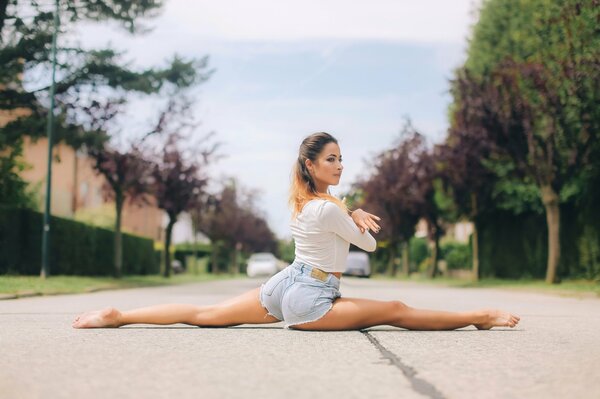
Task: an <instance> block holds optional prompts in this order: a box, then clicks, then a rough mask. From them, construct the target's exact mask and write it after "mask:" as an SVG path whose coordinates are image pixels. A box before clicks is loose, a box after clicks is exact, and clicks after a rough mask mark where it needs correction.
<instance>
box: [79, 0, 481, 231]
mask: <svg viewBox="0 0 600 399" xmlns="http://www.w3.org/2000/svg"><path fill="white" fill-rule="evenodd" d="M478 4H479V3H478V1H475V0H454V1H451V2H449V1H444V0H421V1H419V2H415V1H408V0H390V1H384V0H372V1H369V2H366V1H354V2H348V1H341V0H328V1H324V0H319V1H316V0H309V1H307V0H305V1H302V2H299V1H296V2H288V1H272V0H255V1H252V2H248V1H242V0H222V1H219V2H214V1H210V2H209V1H204V0H201V1H183V0H170V1H167V2H166V6H165V8H164V10H163V11H162V12H161V14H160V15H158V16H157V17H155V18H153V19H151V20H148V21H147V22H145V25H146V26H147V27H149V28H151V30H150V31H149V32H148V33H146V34H144V35H141V36H131V35H128V34H127V33H126V32H124V31H123V30H122V29H119V28H118V27H117V26H116V25H115V24H103V25H98V24H95V25H85V26H82V27H80V28H79V29H78V31H77V34H76V37H77V40H79V41H81V43H82V44H83V45H84V46H87V47H89V48H93V47H100V46H106V45H107V44H110V45H111V46H112V47H114V48H117V49H120V50H123V51H124V52H125V53H126V56H125V59H126V60H128V61H129V62H130V63H131V64H132V65H133V66H134V67H139V68H147V67H150V66H157V65H158V66H161V65H163V66H164V65H165V62H166V61H165V60H166V59H168V58H170V57H172V56H173V54H178V55H180V56H183V57H186V58H190V57H195V58H200V57H202V56H205V55H208V56H209V68H214V69H215V72H214V73H213V74H212V76H211V77H210V79H209V80H208V81H206V82H205V83H203V84H202V85H200V86H199V87H198V88H197V89H195V90H194V97H195V98H196V99H197V102H196V104H195V106H194V116H195V117H196V119H197V120H198V121H200V122H201V126H200V128H199V129H198V131H197V135H198V137H200V136H203V135H205V134H206V133H207V132H210V131H214V132H216V136H215V139H216V141H219V142H221V143H222V146H221V147H220V152H221V153H222V154H223V155H225V157H224V158H222V159H221V160H220V161H219V162H218V163H217V164H215V165H213V166H212V167H211V171H210V175H211V177H213V187H216V186H217V185H218V184H219V182H221V181H224V180H225V179H226V178H227V177H229V176H232V177H235V178H236V179H237V181H238V183H239V184H240V185H241V186H242V187H244V188H246V189H249V190H257V191H258V192H259V197H258V201H257V207H258V208H260V210H261V211H262V213H263V214H264V215H265V216H266V217H267V220H268V222H269V225H270V227H271V229H272V230H273V231H274V232H275V233H276V234H277V236H279V237H280V238H289V237H290V236H291V234H290V232H289V227H288V224H289V219H290V211H289V209H288V205H287V192H288V187H289V182H290V172H291V168H292V165H293V164H294V162H295V160H296V158H297V156H298V147H299V145H300V142H301V141H302V139H303V138H304V137H306V136H308V135H309V134H311V133H313V132H317V131H326V132H328V133H331V134H332V135H334V136H335V137H336V138H337V139H338V141H339V144H340V148H341V154H342V156H343V158H344V171H343V174H342V180H341V183H340V185H339V186H336V187H332V188H331V192H332V193H333V194H334V195H338V196H342V195H343V194H344V193H345V192H347V191H348V190H349V188H350V186H351V184H352V183H353V182H354V181H356V179H357V178H358V177H359V176H365V175H366V174H367V173H368V168H367V165H368V163H369V162H371V161H372V160H373V159H374V158H375V157H376V155H377V153H379V152H381V151H383V150H384V149H386V148H389V147H390V146H392V145H393V144H394V142H395V141H396V140H397V139H398V137H399V132H400V130H401V127H402V125H403V121H404V119H405V118H407V117H408V118H410V119H411V121H412V124H413V125H414V126H415V127H416V128H417V129H418V130H419V131H421V132H422V133H423V134H425V135H426V136H427V137H428V139H429V140H430V142H431V143H435V142H439V141H441V140H443V138H444V136H445V131H446V129H447V125H448V123H447V117H446V114H447V107H448V105H449V103H450V100H451V99H450V96H449V94H448V88H449V83H448V82H449V79H451V77H452V72H453V70H454V69H455V68H456V67H458V66H460V65H461V64H462V62H463V61H464V59H465V49H466V46H467V38H468V36H469V32H470V29H471V26H472V24H473V23H474V22H475V17H474V15H475V12H474V11H476V7H477V5H478ZM155 113H156V108H155V107H153V106H152V105H151V104H149V103H140V104H137V105H135V106H133V107H132V108H130V110H129V112H128V117H127V122H126V123H129V124H130V125H132V126H133V125H134V124H143V123H144V122H145V121H148V120H149V119H151V118H152V116H153V115H155ZM124 130H127V129H124ZM131 130H135V129H131Z"/></svg>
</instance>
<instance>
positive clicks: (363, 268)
mask: <svg viewBox="0 0 600 399" xmlns="http://www.w3.org/2000/svg"><path fill="white" fill-rule="evenodd" d="M343 274H344V275H346V276H361V277H369V276H370V275H371V264H370V263H369V255H367V253H366V252H360V251H350V252H348V258H346V271H345V272H344V273H343Z"/></svg>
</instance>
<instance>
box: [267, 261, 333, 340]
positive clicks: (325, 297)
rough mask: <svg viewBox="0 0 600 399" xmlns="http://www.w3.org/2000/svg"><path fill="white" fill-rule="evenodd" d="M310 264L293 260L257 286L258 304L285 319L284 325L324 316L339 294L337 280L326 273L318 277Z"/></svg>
mask: <svg viewBox="0 0 600 399" xmlns="http://www.w3.org/2000/svg"><path fill="white" fill-rule="evenodd" d="M316 272H317V271H315V272H313V267H312V266H309V265H306V264H304V263H300V262H297V261H294V263H292V264H291V265H289V266H288V267H286V268H285V269H283V270H281V271H280V272H278V273H277V274H275V275H274V276H272V277H271V278H270V279H269V280H267V282H266V283H264V284H262V285H261V287H260V303H261V304H262V306H263V307H264V308H266V309H267V311H268V314H270V315H271V316H274V317H276V318H277V319H279V320H283V321H285V325H284V328H286V329H289V328H290V327H291V326H293V325H295V324H301V323H308V322H310V321H315V320H318V319H320V318H321V317H323V316H325V314H326V313H327V312H328V311H329V310H330V309H331V307H332V306H333V301H335V300H336V299H337V298H339V297H341V296H342V294H341V293H340V290H339V288H340V280H339V279H338V278H337V277H336V276H334V275H333V274H328V275H326V277H322V278H323V279H324V281H323V280H321V279H319V278H317V277H313V276H315V275H316V276H318V275H319V274H317V273H316Z"/></svg>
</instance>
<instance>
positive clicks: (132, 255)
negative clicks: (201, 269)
mask: <svg viewBox="0 0 600 399" xmlns="http://www.w3.org/2000/svg"><path fill="white" fill-rule="evenodd" d="M51 222H52V226H53V230H54V232H55V234H53V235H52V237H53V239H52V240H51V241H50V249H49V251H50V271H51V273H53V274H65V275H83V276H85V275H89V276H106V275H111V274H112V272H113V268H112V264H113V245H114V232H112V231H110V230H106V229H103V228H98V227H93V226H89V225H85V224H83V223H80V222H76V221H72V220H68V219H63V218H59V217H54V216H53V217H52V220H51ZM41 225H42V214H41V213H39V212H35V211H32V210H29V209H15V208H4V207H3V208H0V252H1V253H2V254H3V256H2V258H1V259H0V274H5V273H17V274H23V275H39V268H40V264H41V251H40V248H41V240H42V232H41V229H40V226H41ZM123 246H124V248H125V252H124V253H125V256H124V259H123V273H124V274H155V273H158V266H159V264H158V259H156V257H155V256H154V248H153V243H152V240H150V239H148V238H143V237H137V236H133V235H131V234H124V240H123Z"/></svg>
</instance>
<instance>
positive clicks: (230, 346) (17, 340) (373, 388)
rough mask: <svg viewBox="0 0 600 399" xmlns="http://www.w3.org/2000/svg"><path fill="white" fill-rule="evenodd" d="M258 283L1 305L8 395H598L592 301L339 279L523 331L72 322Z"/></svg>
mask: <svg viewBox="0 0 600 399" xmlns="http://www.w3.org/2000/svg"><path fill="white" fill-rule="evenodd" d="M263 281H264V279H258V278H257V279H237V280H224V281H214V282H204V283H196V284H190V285H180V286H169V287H154V288H140V289H131V290H119V291H103V292H97V293H93V294H82V295H65V296H51V297H35V298H24V299H18V300H5V301H0V361H1V367H0V399H27V398H78V397H81V398H83V397H85V398H136V399H138V398H178V399H180V398H202V399H206V398H254V397H256V398H277V399H279V398H310V399H315V398H544V399H546V398H578V399H579V398H598V397H600V367H599V364H600V340H599V338H600V300H598V299H575V298H561V297H556V296H549V295H543V294H529V293H520V292H513V291H502V290H495V289H460V288H444V287H432V286H426V285H418V284H414V283H406V282H391V281H374V280H368V279H355V278H347V277H343V278H342V285H341V292H342V295H343V296H346V297H368V298H373V299H383V300H390V299H400V300H402V301H404V302H405V303H407V304H409V305H411V306H414V307H424V308H432V309H442V310H468V309H475V308H479V307H500V308H504V309H506V310H509V311H511V312H515V313H517V314H519V315H520V316H521V323H520V324H519V327H518V328H516V329H509V328H506V329H503V328H499V329H493V330H491V331H477V330H476V329H475V328H473V327H470V328H465V329H462V330H457V331H441V332H418V331H407V330H403V329H400V328H395V327H389V326H380V327H376V328H371V329H368V330H364V331H350V332H303V331H293V330H284V329H282V323H276V324H270V325H260V326H254V325H243V326H237V327H229V328H197V327H190V326H185V325H175V326H142V325H138V326H127V327H122V328H120V329H101V330H74V329H72V328H71V326H70V325H71V320H72V319H73V318H74V316H75V315H76V314H78V313H79V312H81V311H84V310H89V309H95V308H99V307H104V306H107V305H112V306H116V307H119V308H123V309H127V308H132V307H138V306H146V305H151V304H156V303H165V302H183V303H188V302H189V303H197V304H211V303H216V302H218V301H221V300H223V299H226V298H229V297H231V296H233V295H237V294H240V293H242V292H244V291H246V290H249V289H252V288H254V287H256V286H259V285H260V283H261V282H263Z"/></svg>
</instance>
